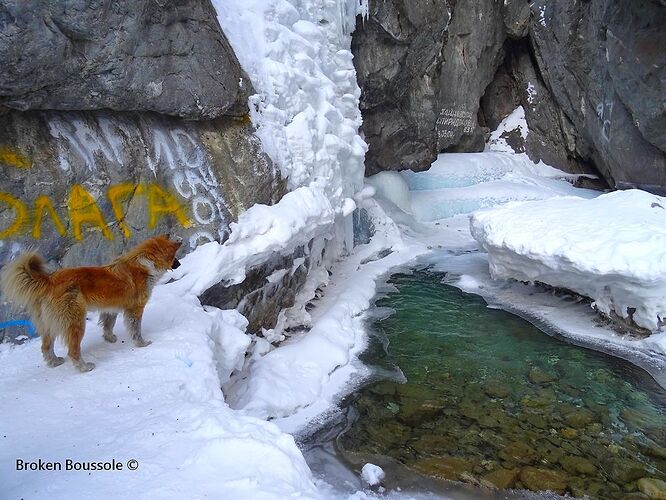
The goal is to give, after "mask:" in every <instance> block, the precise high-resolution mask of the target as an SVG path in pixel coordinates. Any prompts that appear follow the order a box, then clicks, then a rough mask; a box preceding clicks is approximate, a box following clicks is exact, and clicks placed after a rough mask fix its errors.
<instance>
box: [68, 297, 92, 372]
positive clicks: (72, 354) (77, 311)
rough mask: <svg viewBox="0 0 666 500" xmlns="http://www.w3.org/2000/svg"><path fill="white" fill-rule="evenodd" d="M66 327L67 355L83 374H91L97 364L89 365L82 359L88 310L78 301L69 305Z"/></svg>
mask: <svg viewBox="0 0 666 500" xmlns="http://www.w3.org/2000/svg"><path fill="white" fill-rule="evenodd" d="M67 307H68V309H67V318H66V325H65V339H66V340H67V355H68V356H69V359H71V360H72V363H74V366H76V367H77V368H78V369H79V371H81V372H89V371H90V370H92V369H93V368H95V363H88V362H86V361H84V360H83V358H82V357H81V340H83V334H84V333H85V328H86V309H85V306H83V305H82V304H79V303H78V302H77V301H76V300H72V301H71V302H69V304H68V306H67Z"/></svg>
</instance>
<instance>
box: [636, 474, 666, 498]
mask: <svg viewBox="0 0 666 500" xmlns="http://www.w3.org/2000/svg"><path fill="white" fill-rule="evenodd" d="M638 489H639V490H640V491H641V492H642V493H644V494H646V495H647V496H648V497H649V498H654V499H657V500H666V482H664V481H662V480H661V479H655V478H653V477H643V478H641V479H639V480H638Z"/></svg>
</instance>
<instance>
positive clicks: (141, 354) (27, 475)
mask: <svg viewBox="0 0 666 500" xmlns="http://www.w3.org/2000/svg"><path fill="white" fill-rule="evenodd" d="M95 320H96V317H95V316H91V317H90V318H89V320H88V322H87V325H86V336H85V337H84V341H83V352H84V356H86V359H89V360H90V361H93V362H95V363H96V364H97V367H96V368H95V370H93V371H92V372H90V373H86V374H81V373H79V372H78V371H77V370H75V369H74V367H73V366H72V365H71V363H65V364H64V365H63V366H61V367H58V368H48V367H46V366H45V364H44V362H43V361H42V357H41V352H40V346H39V340H37V339H35V340H31V341H28V342H25V343H24V344H22V345H16V346H12V345H8V344H2V345H0V394H2V395H3V401H4V402H5V403H6V404H5V405H3V411H2V413H0V430H1V433H0V434H1V435H2V437H1V438H0V439H2V447H0V484H2V490H3V496H4V497H6V498H22V497H23V498H52V499H55V498H71V497H72V495H73V494H75V496H77V497H81V498H135V497H136V496H137V492H140V495H141V496H142V497H143V498H202V497H205V496H210V497H224V498H247V497H248V496H251V497H252V498H276V499H278V498H279V499H282V498H285V497H287V496H290V495H295V494H298V495H300V496H303V497H305V498H317V497H319V494H318V493H317V490H316V488H315V485H314V483H313V481H312V478H311V475H310V473H309V469H308V466H307V464H306V463H305V460H304V459H303V456H302V454H301V452H300V451H299V449H298V448H297V447H296V444H295V443H294V440H293V438H292V437H291V436H289V435H287V434H284V433H282V432H281V431H280V430H279V429H278V428H277V427H276V426H275V425H274V424H271V423H269V422H265V421H263V420H260V419H257V418H254V417H251V416H244V415H241V414H239V413H238V412H234V411H233V410H231V409H230V408H229V407H228V406H227V404H226V403H225V402H224V397H223V394H222V392H221V391H220V385H221V384H223V383H224V382H225V380H226V379H227V378H228V376H229V372H230V370H232V369H233V367H234V366H237V365H238V363H239V362H240V361H241V359H242V356H243V355H244V349H245V346H246V345H247V341H248V337H247V336H246V335H245V333H243V329H244V328H245V326H246V324H247V323H246V321H245V319H244V318H242V317H241V316H240V315H239V314H238V313H237V312H235V311H220V310H218V309H214V308H210V309H208V310H207V311H204V310H203V309H202V308H201V306H200V304H199V301H198V300H197V299H196V297H195V296H194V295H185V296H183V295H181V294H174V293H172V292H171V291H170V290H169V287H168V286H164V285H160V286H157V287H156V289H155V292H154V296H153V298H152V300H151V301H150V302H149V304H148V307H147V309H146V313H145V316H144V322H143V327H144V336H145V338H147V339H150V340H152V341H153V344H152V345H150V346H149V347H145V348H140V349H137V348H134V347H131V343H130V342H129V339H128V338H127V335H126V334H125V332H124V331H123V329H122V327H117V330H118V333H119V342H118V343H116V344H108V343H106V342H104V341H103V340H102V333H101V330H100V328H99V327H98V326H97V324H96V321H95ZM121 341H124V343H121ZM64 349H65V348H64V346H62V345H59V344H57V345H56V351H57V352H62V351H63V350H64ZM220 354H222V355H220ZM17 458H21V459H23V460H31V461H32V460H35V461H36V460H37V459H40V458H41V459H42V460H47V461H61V462H62V463H63V464H64V461H65V459H67V458H71V459H73V460H75V461H110V460H111V459H116V460H118V461H120V462H122V463H124V464H125V463H127V461H128V460H130V459H135V460H137V461H138V464H139V468H138V470H136V471H130V470H127V469H124V470H122V471H115V472H108V471H107V472H91V473H90V475H89V474H88V473H87V472H72V471H64V470H63V471H60V472H48V473H45V472H40V471H23V472H21V471H16V470H15V460H16V459H17ZM250 492H251V493H250Z"/></svg>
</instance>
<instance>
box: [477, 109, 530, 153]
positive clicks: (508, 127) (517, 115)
mask: <svg viewBox="0 0 666 500" xmlns="http://www.w3.org/2000/svg"><path fill="white" fill-rule="evenodd" d="M513 131H517V132H518V133H519V134H520V137H521V138H522V139H523V141H524V140H525V139H527V134H528V133H529V129H528V128H527V120H526V119H525V110H524V109H523V107H522V106H518V107H517V108H516V109H514V110H513V111H512V112H511V114H510V115H509V116H507V117H506V118H504V120H502V122H501V123H500V124H499V125H498V127H497V129H496V130H494V131H493V132H492V133H491V134H490V138H489V139H488V144H487V145H486V151H501V152H503V153H514V152H515V153H518V151H514V149H513V148H512V147H511V146H510V145H509V143H507V142H506V138H505V137H503V135H504V134H506V133H509V132H513Z"/></svg>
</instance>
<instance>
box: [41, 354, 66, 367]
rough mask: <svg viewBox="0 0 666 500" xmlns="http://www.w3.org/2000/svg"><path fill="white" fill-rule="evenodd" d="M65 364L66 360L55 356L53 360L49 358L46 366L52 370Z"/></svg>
mask: <svg viewBox="0 0 666 500" xmlns="http://www.w3.org/2000/svg"><path fill="white" fill-rule="evenodd" d="M64 362H65V358H61V357H60V356H53V357H52V358H49V359H48V360H47V361H46V364H47V365H49V366H50V367H51V368H55V367H56V366H60V365H61V364H63V363H64Z"/></svg>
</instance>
